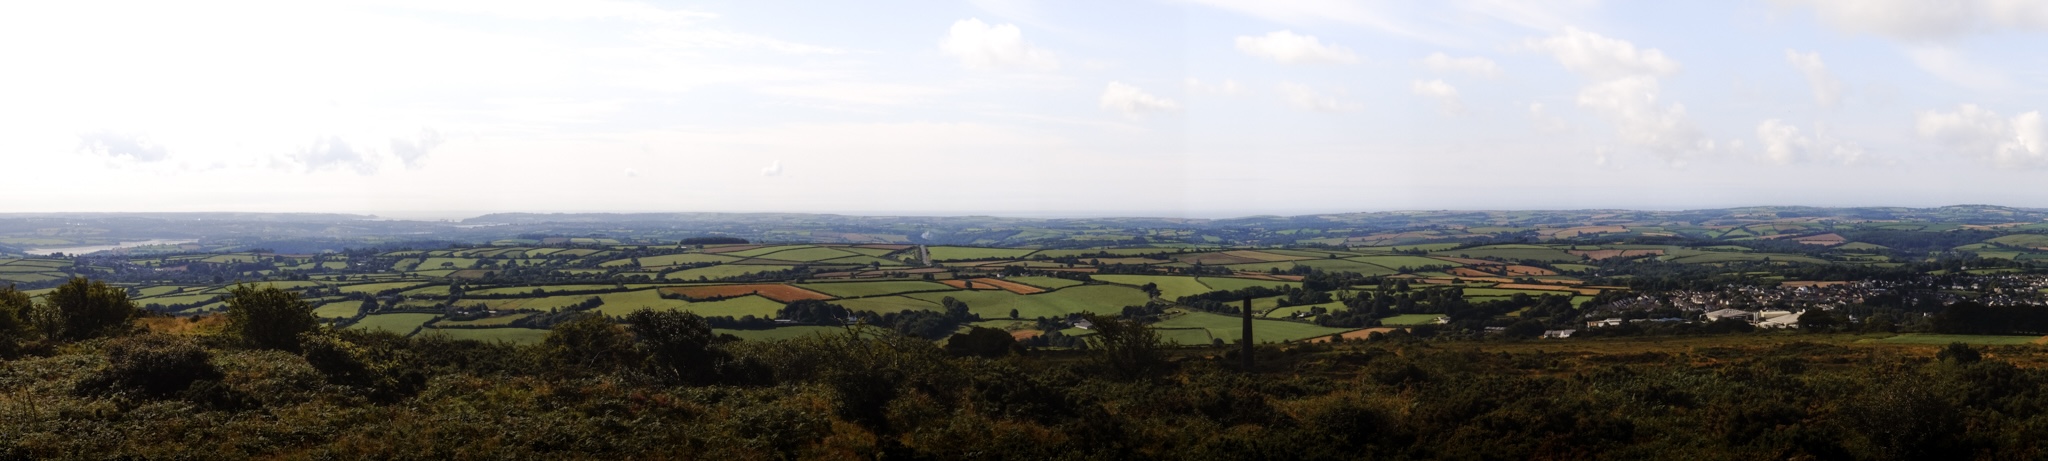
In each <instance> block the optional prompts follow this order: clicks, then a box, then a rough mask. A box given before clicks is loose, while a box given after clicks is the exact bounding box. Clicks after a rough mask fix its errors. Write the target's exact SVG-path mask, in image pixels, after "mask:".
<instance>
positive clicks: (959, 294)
mask: <svg viewBox="0 0 2048 461" xmlns="http://www.w3.org/2000/svg"><path fill="white" fill-rule="evenodd" d="M905 296H908V297H911V298H916V299H921V300H925V301H930V302H932V303H938V302H939V300H941V299H944V298H946V297H948V296H951V297H953V298H954V299H958V300H960V301H962V302H965V303H967V309H968V311H969V312H973V313H975V314H980V315H981V317H982V318H990V319H992V318H1009V316H1010V310H1011V309H1016V310H1017V311H1018V314H1017V315H1018V317H1021V318H1027V319H1033V318H1039V317H1047V318H1058V317H1065V316H1067V314H1074V313H1080V312H1094V313H1098V314H1116V313H1119V312H1123V309H1124V306H1142V305H1144V304H1145V301H1147V299H1146V297H1145V293H1144V292H1140V291H1138V290H1137V289H1136V288H1130V287H1123V286H1115V285H1087V286H1078V287H1071V288H1067V289H1063V290H1059V291H1053V292H1047V293H1039V294H1035V295H1020V294H1016V293H1011V292H1008V291H1001V290H988V291H982V290H976V291H955V292H945V293H913V294H909V295H905Z"/></svg>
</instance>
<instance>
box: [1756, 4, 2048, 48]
mask: <svg viewBox="0 0 2048 461" xmlns="http://www.w3.org/2000/svg"><path fill="white" fill-rule="evenodd" d="M1781 3H1785V4H1792V5H1804V6H1809V7H1812V8H1813V10H1814V13H1815V14H1816V15H1817V16H1819V17H1820V19H1821V20H1822V21H1823V22H1827V23H1828V24H1829V25H1832V26H1834V27H1835V28H1837V29H1841V30H1844V31H1849V32H1856V33H1868V34H1876V35H1884V36H1889V37H1892V38H1898V39H1906V40H1927V39H1942V38H1950V37H1955V36H1959V35H1966V34H1972V33H1981V32H1991V31H1997V30H2001V29H2018V30H2041V29H2048V2H2040V1H2036V0H1946V1H1943V0H1781Z"/></svg>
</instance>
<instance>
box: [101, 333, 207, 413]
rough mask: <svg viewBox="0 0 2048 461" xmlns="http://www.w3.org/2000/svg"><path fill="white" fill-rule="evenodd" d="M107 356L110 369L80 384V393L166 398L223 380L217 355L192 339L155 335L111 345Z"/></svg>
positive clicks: (104, 369)
mask: <svg viewBox="0 0 2048 461" xmlns="http://www.w3.org/2000/svg"><path fill="white" fill-rule="evenodd" d="M106 356H107V366H106V367H105V368H102V369H100V370H99V371H97V372H95V373H93V374H92V375H91V376H90V377H88V378H86V379H85V380H83V381H81V382H79V385H78V390H79V392H81V393H84V394H121V393H128V394H133V395H135V396H139V397H144V398H165V397H170V396H173V395H177V394H179V393H181V392H184V391H185V390H186V389H188V388H190V387H192V386H193V385H194V384H195V383H199V382H202V381H218V380H220V378H221V371H220V369H219V368H216V367H214V365H213V362H212V360H213V354H212V353H211V352H208V351H207V350H206V349H205V348H203V347H200V346H199V343H198V342H197V341H193V340H192V339H190V338H182V337H176V336H169V335H155V334H151V335H141V336H132V337H128V338H121V339H116V340H113V341H112V342H109V343H107V345H106Z"/></svg>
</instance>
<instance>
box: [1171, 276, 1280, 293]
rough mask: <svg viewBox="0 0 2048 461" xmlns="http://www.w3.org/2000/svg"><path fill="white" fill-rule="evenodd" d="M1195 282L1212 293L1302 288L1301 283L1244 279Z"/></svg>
mask: <svg viewBox="0 0 2048 461" xmlns="http://www.w3.org/2000/svg"><path fill="white" fill-rule="evenodd" d="M1195 280H1197V281H1200V282H1202V284H1203V285H1207V286H1208V287H1209V290H1210V291H1216V290H1242V289H1246V288H1251V287H1276V288H1277V287H1298V286H1301V282H1288V281H1283V280H1259V279H1244V278H1235V277H1197V278H1196V279H1195Z"/></svg>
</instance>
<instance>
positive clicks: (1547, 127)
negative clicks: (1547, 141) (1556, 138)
mask: <svg viewBox="0 0 2048 461" xmlns="http://www.w3.org/2000/svg"><path fill="white" fill-rule="evenodd" d="M1529 121H1530V122H1532V123H1535V124H1536V129H1538V130H1542V131H1550V132H1557V131H1570V130H1571V129H1572V126H1571V123H1568V122H1565V121H1564V118H1563V117H1558V116H1556V115H1550V112H1548V111H1545V110H1544V109H1543V103H1540V102H1532V103H1529Z"/></svg>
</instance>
